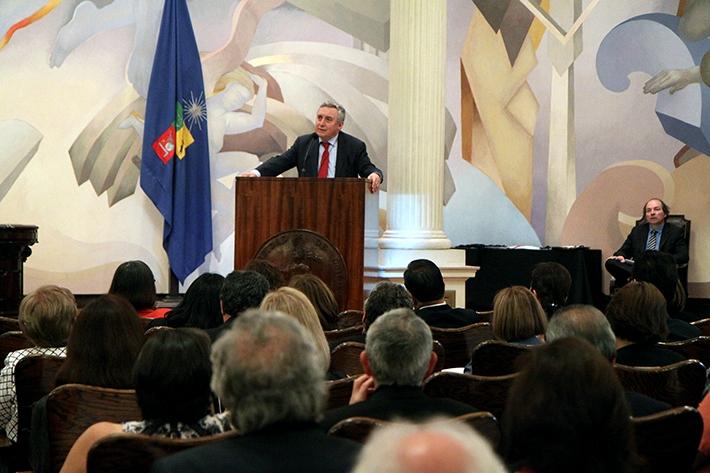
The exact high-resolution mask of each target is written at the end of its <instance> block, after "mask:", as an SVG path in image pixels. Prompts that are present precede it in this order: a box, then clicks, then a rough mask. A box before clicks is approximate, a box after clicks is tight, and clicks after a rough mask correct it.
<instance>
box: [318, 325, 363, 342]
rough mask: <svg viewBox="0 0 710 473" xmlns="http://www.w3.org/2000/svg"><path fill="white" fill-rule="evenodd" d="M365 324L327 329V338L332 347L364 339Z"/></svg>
mask: <svg viewBox="0 0 710 473" xmlns="http://www.w3.org/2000/svg"><path fill="white" fill-rule="evenodd" d="M362 331H363V325H362V324H360V325H354V326H352V327H348V328H339V329H335V330H326V331H325V332H324V333H325V338H326V339H327V340H328V344H329V345H330V346H331V347H337V346H338V345H340V344H341V343H344V342H351V341H362Z"/></svg>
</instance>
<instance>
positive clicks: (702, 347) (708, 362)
mask: <svg viewBox="0 0 710 473" xmlns="http://www.w3.org/2000/svg"><path fill="white" fill-rule="evenodd" d="M658 346H660V347H663V348H668V349H669V350H673V351H675V352H678V353H680V354H681V355H683V356H684V357H686V358H688V359H689V360H691V359H692V360H698V361H699V362H701V363H702V364H703V365H705V366H710V337H708V336H701V337H695V338H689V339H687V340H679V341H676V342H659V343H658Z"/></svg>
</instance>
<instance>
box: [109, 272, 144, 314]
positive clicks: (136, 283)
mask: <svg viewBox="0 0 710 473" xmlns="http://www.w3.org/2000/svg"><path fill="white" fill-rule="evenodd" d="M108 293H109V294H117V295H119V296H123V297H124V298H126V300H128V302H130V303H131V304H132V305H133V307H134V308H135V309H136V310H145V309H152V308H153V307H154V306H155V299H156V295H155V277H154V276H153V271H151V270H150V268H149V267H148V265H147V264H145V263H144V262H143V261H126V262H125V263H121V264H120V265H119V266H118V268H116V272H115V273H113V280H112V281H111V288H110V289H109V290H108Z"/></svg>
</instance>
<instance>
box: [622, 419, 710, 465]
mask: <svg viewBox="0 0 710 473" xmlns="http://www.w3.org/2000/svg"><path fill="white" fill-rule="evenodd" d="M631 423H632V425H633V427H634V436H635V438H636V450H637V452H638V454H639V457H640V460H641V468H640V469H639V470H638V471H639V472H640V473H667V472H670V471H673V472H677V473H685V472H691V471H693V470H692V466H693V462H694V461H695V457H696V454H697V452H698V446H699V445H700V438H701V437H702V434H703V419H702V417H701V416H700V413H699V412H698V411H697V410H696V409H693V408H692V407H688V406H682V407H676V408H674V409H669V410H667V411H663V412H659V413H657V414H652V415H649V416H644V417H632V418H631Z"/></svg>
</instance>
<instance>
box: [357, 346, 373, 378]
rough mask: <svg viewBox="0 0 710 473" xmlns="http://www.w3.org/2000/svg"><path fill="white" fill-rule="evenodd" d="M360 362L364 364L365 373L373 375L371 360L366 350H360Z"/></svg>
mask: <svg viewBox="0 0 710 473" xmlns="http://www.w3.org/2000/svg"><path fill="white" fill-rule="evenodd" d="M360 364H361V365H362V369H363V370H364V371H365V374H366V375H368V376H372V368H370V360H369V359H368V358H367V353H366V352H365V350H363V351H361V352H360Z"/></svg>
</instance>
